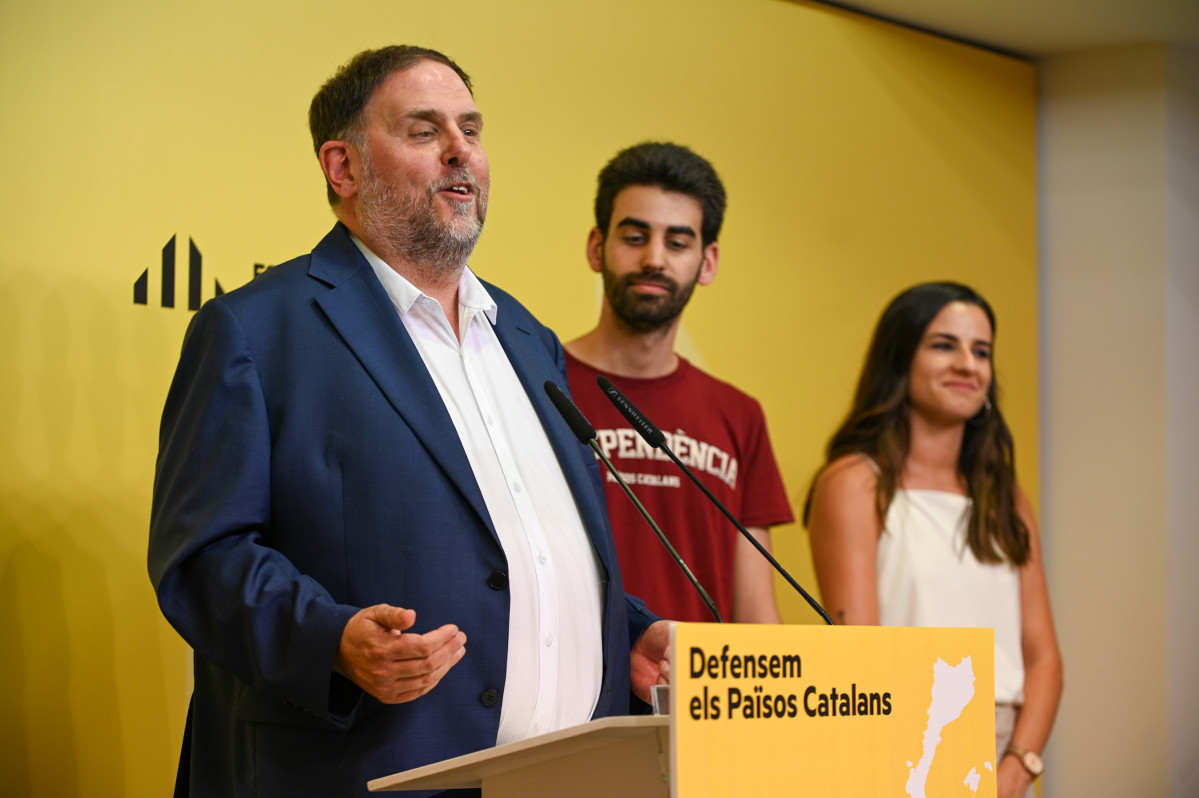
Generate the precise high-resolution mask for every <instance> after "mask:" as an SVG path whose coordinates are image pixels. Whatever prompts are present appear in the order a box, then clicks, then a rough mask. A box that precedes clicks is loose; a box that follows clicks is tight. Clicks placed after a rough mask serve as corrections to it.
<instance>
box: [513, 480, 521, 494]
mask: <svg viewBox="0 0 1199 798" xmlns="http://www.w3.org/2000/svg"><path fill="white" fill-rule="evenodd" d="M512 490H514V491H516V492H517V493H520V483H519V482H513V483H512Z"/></svg>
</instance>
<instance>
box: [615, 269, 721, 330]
mask: <svg viewBox="0 0 1199 798" xmlns="http://www.w3.org/2000/svg"><path fill="white" fill-rule="evenodd" d="M601 273H602V275H603V278H604V294H605V296H607V297H608V304H609V305H610V306H611V307H612V311H613V313H615V314H616V318H618V319H620V320H621V321H622V322H623V323H624V324H625V326H627V327H628V328H629V329H630V330H632V331H633V332H639V333H646V332H653V331H655V330H660V329H662V328H663V327H666V326H667V325H669V324H670V323H671V322H673V321H674V320H675V319H676V318H678V317H679V314H681V313H682V312H683V308H685V307H687V302H689V301H690V299H691V293H692V292H693V291H694V290H695V284H696V283H697V282H698V281H699V269H698V268H697V269H696V270H695V277H693V278H692V279H691V280H690V281H689V282H687V283H684V284H681V285H680V284H679V283H678V282H677V281H676V280H674V279H673V278H670V277H667V276H666V275H665V274H662V273H660V272H635V273H633V274H626V275H625V276H623V277H617V276H616V275H615V274H613V273H612V271H611V269H609V268H608V264H607V263H604V266H603V269H602V270H601ZM637 283H653V284H655V285H659V286H661V287H662V288H665V289H666V293H665V294H654V295H643V294H637V293H634V292H633V291H632V290H631V289H632V287H633V286H634V285H635V284H637Z"/></svg>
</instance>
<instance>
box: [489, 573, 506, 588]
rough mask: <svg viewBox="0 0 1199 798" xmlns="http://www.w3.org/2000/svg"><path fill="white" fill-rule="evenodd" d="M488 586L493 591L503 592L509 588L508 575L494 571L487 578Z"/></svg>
mask: <svg viewBox="0 0 1199 798" xmlns="http://www.w3.org/2000/svg"><path fill="white" fill-rule="evenodd" d="M487 586H488V587H489V588H491V589H492V590H503V589H504V588H506V587H507V586H508V574H506V573H504V572H503V571H492V572H491V574H490V576H488V577H487Z"/></svg>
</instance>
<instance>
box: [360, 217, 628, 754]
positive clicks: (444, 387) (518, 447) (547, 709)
mask: <svg viewBox="0 0 1199 798" xmlns="http://www.w3.org/2000/svg"><path fill="white" fill-rule="evenodd" d="M351 237H352V238H353V241H354V244H355V245H357V247H358V249H359V250H360V251H361V252H362V254H363V255H365V256H366V259H367V261H368V262H369V263H370V265H371V267H372V268H373V269H374V271H375V274H376V275H377V276H378V278H379V281H380V282H381V283H382V284H383V288H384V290H386V292H387V295H388V296H389V297H390V298H391V301H392V304H393V305H394V306H395V308H396V311H397V312H398V313H399V314H400V319H401V321H402V322H403V324H404V327H405V329H406V330H407V331H408V334H409V336H411V338H412V342H413V343H414V344H415V345H416V348H417V351H419V352H420V356H421V359H422V360H424V363H425V367H426V368H427V369H428V370H429V375H430V376H431V377H432V378H433V382H434V383H435V384H436V385H437V390H438V392H439V393H440V394H441V399H442V401H443V402H444V403H445V407H446V410H448V411H449V414H450V418H451V419H452V420H453V422H454V428H455V429H456V430H457V432H458V437H459V438H460V439H461V441H462V446H463V448H464V449H465V450H466V456H467V459H468V460H469V461H470V466H471V470H472V471H474V475H475V479H476V480H477V482H478V484H479V489H480V490H481V492H482V494H483V500H484V502H485V503H486V505H487V511H488V513H489V514H490V516H491V521H492V523H493V524H494V526H495V530H496V533H497V534H498V536H499V540H500V545H501V546H502V547H503V549H504V555H505V556H506V558H507V561H508V590H509V591H510V594H511V613H510V615H509V620H508V664H507V679H506V682H505V685H504V694H503V702H502V705H501V709H500V728H499V735H498V737H497V739H496V743H497V744H499V743H507V742H513V741H515V740H521V739H524V738H525V737H531V736H533V735H537V734H543V733H545V732H548V731H553V730H555V729H560V728H565V727H567V726H573V725H576V724H579V723H583V722H585V721H587V720H589V719H590V718H591V713H592V711H593V710H594V709H595V705H596V702H597V701H598V699H599V689H600V683H601V681H602V678H603V645H602V637H601V635H602V626H603V605H604V592H605V588H604V584H603V578H602V576H601V572H602V569H601V567H600V564H599V559H598V557H597V555H596V553H595V549H594V547H593V546H592V545H591V540H590V538H589V537H588V536H587V532H586V529H585V528H584V526H583V521H582V518H581V517H580V516H579V512H578V508H577V507H576V505H575V501H574V496H573V494H572V493H571V491H570V487H569V486H568V485H567V483H566V477H565V476H564V475H563V473H562V469H561V467H560V466H559V464H558V459H557V457H556V456H555V454H554V451H553V447H552V446H551V445H550V442H549V438H548V437H547V436H546V433H545V430H544V428H543V427H542V425H541V420H540V418H539V417H538V416H537V413H536V411H535V410H534V409H533V405H532V403H531V402H530V401H529V397H528V394H527V393H526V392H525V389H524V386H523V385H522V384H521V382H520V379H519V378H518V377H517V376H516V372H515V371H514V370H513V368H512V364H511V362H510V361H509V360H508V355H507V353H506V352H505V351H504V348H503V346H501V344H500V341H499V339H498V338H497V337H496V334H495V330H494V329H493V325H494V324H495V321H496V318H497V313H498V308H497V306H496V304H495V302H494V301H493V300H492V299H491V296H490V295H489V294H488V293H487V290H486V288H484V286H483V284H482V283H481V282H480V281H479V279H478V278H477V277H475V275H474V273H473V272H471V270H470V269H469V268H467V269H464V270H463V273H462V277H461V280H460V281H459V284H458V329H459V331H460V336H461V337H460V339H459V338H455V336H454V331H453V328H452V327H451V325H450V323H449V321H448V320H447V319H446V317H445V313H444V312H443V311H442V308H441V305H440V304H439V303H438V302H437V300H435V299H433V298H432V297H430V296H428V295H426V294H424V293H423V292H421V291H419V290H418V289H417V288H416V287H415V286H413V285H412V283H410V282H409V281H408V280H406V279H405V278H403V277H402V276H400V275H399V273H397V272H396V271H395V270H394V269H392V268H391V267H390V266H388V265H387V264H386V263H385V262H384V261H383V260H381V259H380V258H379V257H378V256H377V255H375V254H374V253H373V252H371V251H370V249H369V248H367V247H366V245H365V244H363V243H362V242H361V241H360V240H358V238H357V237H353V236H351ZM429 532H430V534H437V530H436V529H431V530H429ZM485 577H486V575H484V574H481V575H480V579H483V578H485ZM413 609H415V610H416V611H417V613H419V612H420V607H413ZM456 622H457V623H458V625H459V627H460V628H461V629H462V630H463V631H465V632H466V633H467V644H466V656H468V657H469V656H470V639H469V638H470V633H471V631H470V622H471V619H470V618H461V619H457V621H456ZM418 700H419V699H418Z"/></svg>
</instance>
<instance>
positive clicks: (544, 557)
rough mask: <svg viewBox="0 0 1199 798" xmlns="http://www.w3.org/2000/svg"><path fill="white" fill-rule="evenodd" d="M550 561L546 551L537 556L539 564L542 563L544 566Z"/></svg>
mask: <svg viewBox="0 0 1199 798" xmlns="http://www.w3.org/2000/svg"><path fill="white" fill-rule="evenodd" d="M548 559H549V558H548V557H546V556H545V552H544V551H543V552H541V553H540V554H538V555H537V562H539V563H541V564H542V565H544V564H545V561H546V560H548Z"/></svg>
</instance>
